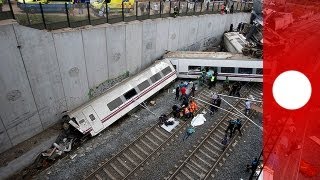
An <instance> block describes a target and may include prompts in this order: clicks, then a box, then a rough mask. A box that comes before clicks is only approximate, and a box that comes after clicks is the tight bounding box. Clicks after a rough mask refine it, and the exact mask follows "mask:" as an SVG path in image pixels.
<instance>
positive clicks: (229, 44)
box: [223, 32, 248, 53]
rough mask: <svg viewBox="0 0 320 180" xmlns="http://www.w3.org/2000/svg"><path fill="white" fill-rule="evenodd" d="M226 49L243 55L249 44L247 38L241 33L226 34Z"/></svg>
mask: <svg viewBox="0 0 320 180" xmlns="http://www.w3.org/2000/svg"><path fill="white" fill-rule="evenodd" d="M223 40H224V45H225V48H226V49H227V50H228V51H229V52H232V53H242V49H243V48H244V47H245V45H246V44H247V43H248V42H247V40H246V38H245V37H244V36H243V35H242V34H240V33H239V32H228V33H224V38H223Z"/></svg>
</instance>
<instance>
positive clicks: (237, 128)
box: [233, 119, 242, 136]
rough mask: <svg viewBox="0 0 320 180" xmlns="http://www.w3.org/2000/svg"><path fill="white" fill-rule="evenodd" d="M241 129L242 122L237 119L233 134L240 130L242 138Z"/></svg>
mask: <svg viewBox="0 0 320 180" xmlns="http://www.w3.org/2000/svg"><path fill="white" fill-rule="evenodd" d="M241 127H242V123H241V120H240V119H237V120H236V122H235V127H234V129H233V133H235V131H236V130H238V131H239V134H240V136H242V133H241Z"/></svg>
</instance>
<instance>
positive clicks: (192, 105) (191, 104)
mask: <svg viewBox="0 0 320 180" xmlns="http://www.w3.org/2000/svg"><path fill="white" fill-rule="evenodd" d="M189 106H190V112H192V113H193V112H195V111H196V110H197V109H198V105H197V104H196V103H195V102H194V101H192V102H191V103H190V105H189Z"/></svg>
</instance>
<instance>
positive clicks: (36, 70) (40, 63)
mask: <svg viewBox="0 0 320 180" xmlns="http://www.w3.org/2000/svg"><path fill="white" fill-rule="evenodd" d="M15 29H16V34H17V38H18V42H19V45H20V46H21V48H20V49H21V54H22V57H23V60H24V63H25V68H26V70H27V72H28V76H29V80H30V84H31V88H32V90H33V93H34V98H35V102H36V105H37V107H38V110H39V116H40V120H41V122H42V125H43V128H47V127H49V126H50V125H52V124H54V123H55V122H57V120H59V119H60V118H61V116H62V115H61V113H62V112H63V111H65V110H67V107H66V99H65V96H64V91H63V85H62V79H61V75H60V70H59V65H58V61H57V56H56V52H55V47H54V42H53V37H52V34H51V33H49V32H45V31H40V30H34V29H31V28H28V27H24V26H20V25H16V26H15ZM34 37H38V38H34ZM40 49H41V50H40Z"/></svg>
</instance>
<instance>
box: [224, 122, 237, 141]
mask: <svg viewBox="0 0 320 180" xmlns="http://www.w3.org/2000/svg"><path fill="white" fill-rule="evenodd" d="M235 124H236V121H235V120H229V125H228V127H227V129H226V134H227V133H228V131H229V130H230V138H231V137H232V134H233V128H234V125H235Z"/></svg>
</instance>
